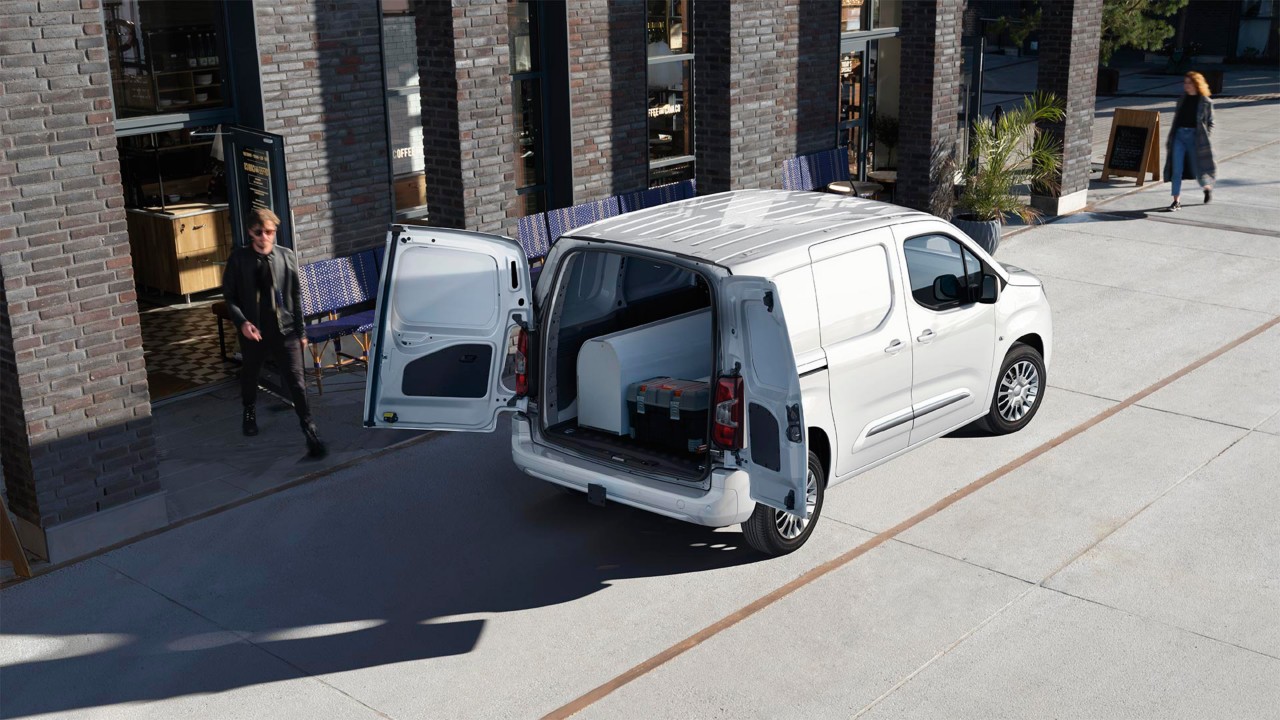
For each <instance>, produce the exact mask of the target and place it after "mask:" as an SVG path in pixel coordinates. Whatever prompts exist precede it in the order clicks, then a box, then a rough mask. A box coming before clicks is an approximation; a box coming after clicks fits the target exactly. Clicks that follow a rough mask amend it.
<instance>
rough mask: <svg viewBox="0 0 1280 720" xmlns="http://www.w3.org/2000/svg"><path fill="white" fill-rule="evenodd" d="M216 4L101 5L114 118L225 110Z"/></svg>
mask: <svg viewBox="0 0 1280 720" xmlns="http://www.w3.org/2000/svg"><path fill="white" fill-rule="evenodd" d="M222 9H223V6H222V3H216V2H186V1H185V0H148V1H147V2H143V1H142V0H119V1H117V2H106V3H104V4H103V14H104V17H105V20H106V23H105V28H104V29H105V34H106V38H107V61H108V65H109V67H110V69H111V87H112V91H113V93H114V96H115V105H116V115H117V117H120V118H132V117H141V116H146V115H161V114H168V113H190V112H193V111H198V110H209V109H217V108H223V107H229V106H230V105H231V104H232V102H231V101H232V94H231V91H230V88H231V82H230V80H231V78H230V75H229V72H228V65H227V62H226V57H227V52H226V37H225V22H224V18H223V13H222Z"/></svg>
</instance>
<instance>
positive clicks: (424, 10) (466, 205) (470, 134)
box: [413, 0, 563, 235]
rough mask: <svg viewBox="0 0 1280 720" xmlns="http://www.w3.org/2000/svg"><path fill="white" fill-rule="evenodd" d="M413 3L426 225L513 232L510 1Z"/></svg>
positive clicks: (422, 0)
mask: <svg viewBox="0 0 1280 720" xmlns="http://www.w3.org/2000/svg"><path fill="white" fill-rule="evenodd" d="M413 8H414V16H415V20H416V22H415V27H416V32H417V36H418V70H419V79H420V84H421V93H422V135H423V156H424V159H425V162H426V174H427V207H428V208H429V212H430V217H431V223H432V224H433V225H439V226H443V227H457V228H466V229H468V230H477V231H481V232H493V233H501V234H505V235H514V234H515V218H516V217H517V216H518V215H520V214H521V213H520V211H519V204H518V202H517V200H516V185H515V133H514V132H513V128H514V127H515V117H514V114H513V112H512V98H511V61H510V55H511V48H510V40H509V34H510V33H509V31H508V19H507V4H506V3H497V2H492V0H453V2H452V3H448V2H443V1H442V0H415V2H414V5H413ZM547 121H548V122H556V121H563V118H547Z"/></svg>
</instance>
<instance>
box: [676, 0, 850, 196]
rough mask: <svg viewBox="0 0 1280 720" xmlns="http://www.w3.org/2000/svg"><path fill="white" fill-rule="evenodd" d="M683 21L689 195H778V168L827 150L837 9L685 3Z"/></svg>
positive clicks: (758, 2)
mask: <svg viewBox="0 0 1280 720" xmlns="http://www.w3.org/2000/svg"><path fill="white" fill-rule="evenodd" d="M693 14H694V25H693V35H694V57H695V59H694V78H695V81H694V82H695V87H694V113H695V115H696V121H695V123H694V143H695V156H696V157H697V169H696V173H697V179H698V193H699V194H707V193H713V192H721V191H725V190H734V189H739V188H770V187H772V188H780V187H782V164H783V162H784V161H785V160H787V159H788V158H792V157H795V156H796V155H800V154H805V153H809V152H813V151H815V150H820V149H823V148H831V147H834V146H835V143H836V111H837V107H836V104H837V101H838V95H837V93H838V85H837V82H838V55H839V47H840V45H839V24H840V7H839V3H835V2H831V3H817V2H804V3H777V2H773V1H771V0H743V1H742V2H735V3H726V2H695V3H693ZM801 98H803V101H802V100H801Z"/></svg>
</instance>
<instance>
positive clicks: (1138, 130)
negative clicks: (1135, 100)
mask: <svg viewBox="0 0 1280 720" xmlns="http://www.w3.org/2000/svg"><path fill="white" fill-rule="evenodd" d="M1160 172H1161V170H1160V113H1159V112H1156V111H1155V110H1133V109H1130V108H1116V114H1115V117H1113V118H1112V119H1111V139H1110V140H1109V141H1107V157H1106V160H1105V161H1104V162H1103V165H1102V179H1103V180H1106V179H1107V178H1109V177H1111V176H1112V175H1119V176H1122V177H1132V178H1137V179H1138V187H1142V184H1143V183H1145V182H1146V180H1147V173H1151V179H1152V180H1154V181H1159V180H1160Z"/></svg>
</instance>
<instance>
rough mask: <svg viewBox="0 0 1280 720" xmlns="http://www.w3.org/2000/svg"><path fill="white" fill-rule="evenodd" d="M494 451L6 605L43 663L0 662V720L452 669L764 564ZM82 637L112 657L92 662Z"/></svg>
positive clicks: (63, 579)
mask: <svg viewBox="0 0 1280 720" xmlns="http://www.w3.org/2000/svg"><path fill="white" fill-rule="evenodd" d="M499 435H500V436H502V437H497V438H495V437H494V436H488V437H487V438H484V439H482V438H478V437H475V436H452V437H448V438H440V439H435V440H432V441H431V442H428V443H426V444H424V446H422V447H424V448H426V447H429V446H433V445H437V444H439V445H440V446H441V447H439V448H435V449H434V451H433V452H430V453H423V455H422V458H423V459H431V460H434V461H435V462H437V463H439V464H438V465H437V466H434V467H433V466H431V465H430V464H429V463H424V464H423V466H422V467H420V468H419V469H420V470H421V472H422V473H423V474H424V475H425V477H421V476H419V477H405V476H404V475H403V474H395V475H386V476H383V477H372V476H363V477H361V476H357V477H356V478H354V479H353V478H352V477H351V476H350V475H348V476H345V477H344V478H342V479H341V480H339V479H337V478H334V479H332V480H330V479H326V480H322V481H319V482H316V483H312V484H309V485H305V486H301V487H299V488H295V489H293V490H291V491H289V492H286V493H282V494H280V495H276V496H271V497H268V498H263V499H261V500H259V501H257V502H255V503H251V504H248V505H245V506H242V507H240V508H237V509H235V510H232V511H230V512H226V513H222V514H220V515H216V516H213V517H210V518H207V519H205V520H202V521H200V522H197V523H193V524H191V525H188V526H186V527H183V528H179V529H177V530H175V531H171V532H169V533H166V534H164V535H161V536H158V537H156V538H152V539H150V540H148V541H145V542H143V543H139V544H138V545H135V546H132V547H129V548H126V549H123V550H120V551H117V552H115V553H112V554H110V555H108V556H105V557H103V558H101V560H100V561H90V562H89V563H85V564H84V565H93V566H94V567H87V568H78V569H79V570H81V571H82V572H76V573H72V572H70V570H74V569H77V568H71V569H68V571H62V572H58V573H54V574H52V575H50V576H46V577H44V578H38V579H37V580H35V581H31V582H28V583H24V584H22V585H19V586H17V587H14V588H11V589H9V590H7V591H6V593H5V597H4V604H5V612H4V622H3V633H4V634H6V635H23V636H42V637H43V638H44V639H45V644H44V645H43V647H44V648H45V649H44V651H43V652H42V653H40V654H38V655H37V654H33V653H31V652H30V651H27V655H26V657H21V656H18V657H15V656H14V655H13V653H21V652H23V651H22V650H20V649H15V644H13V643H10V649H9V650H8V651H7V652H6V651H0V665H3V667H4V670H3V673H0V694H3V696H4V703H3V707H2V708H0V716H2V717H18V716H26V715H37V714H57V713H66V712H70V711H72V710H76V709H85V708H94V707H100V706H106V705H115V704H120V703H129V702H147V701H154V700H162V699H169V698H176V697H181V696H189V695H196V694H205V693H218V692H225V691H228V690H235V689H238V688H246V687H250V686H255V685H262V684H265V683H272V682H276V681H282V680H294V679H297V678H299V677H302V676H305V675H323V674H330V673H342V672H349V671H354V670H361V669H367V668H377V667H385V666H390V665H394V664H397V663H404V662H413V661H423V660H429V659H432V658H445V657H450V656H458V655H463V654H466V653H470V652H472V651H473V650H474V649H475V648H476V646H477V643H478V641H479V639H480V637H481V635H482V632H483V631H484V629H485V625H486V621H487V620H488V619H489V617H487V615H489V614H499V613H509V612H515V611H521V610H529V609H533V608H543V607H549V606H555V605H560V604H563V603H568V602H571V601H574V600H579V599H582V598H585V597H588V596H590V595H593V594H595V593H599V592H602V591H605V590H608V589H610V588H611V586H612V585H613V584H614V583H615V582H616V581H620V580H626V579H632V578H646V577H665V576H672V575H678V574H684V573H700V572H706V571H709V570H715V569H721V568H727V567H733V566H738V565H742V564H745V563H751V562H756V561H758V560H762V559H763V557H762V556H760V555H758V554H756V553H754V552H752V551H750V550H747V549H745V548H744V547H742V545H741V543H740V541H741V535H740V534H738V533H731V532H715V531H713V530H711V529H708V528H702V527H698V526H694V525H689V524H687V523H683V522H679V521H675V520H668V519H665V518H661V517H658V516H655V515H652V514H649V513H645V512H641V511H638V510H633V509H631V508H627V507H624V506H619V505H616V504H610V505H609V506H607V507H605V508H597V507H593V506H590V505H588V504H587V502H586V499H585V496H583V495H581V494H577V493H573V494H571V493H568V492H565V491H561V490H558V489H556V488H554V487H551V486H548V485H546V484H544V483H541V482H537V481H534V480H531V479H530V478H528V477H526V476H524V475H522V474H520V473H519V472H518V471H516V470H515V468H514V467H513V466H512V465H511V463H510V461H509V459H507V458H508V457H509V455H508V454H507V452H506V442H507V441H506V438H505V436H503V433H502V430H501V429H500V431H499ZM445 459H447V462H441V461H442V460H445ZM455 459H456V461H455ZM99 562H100V565H99ZM102 565H105V566H107V568H108V569H107V570H105V571H103V570H102V569H101V566H102ZM111 569H114V570H116V571H118V572H119V573H123V575H124V576H127V577H128V578H129V580H127V581H125V580H122V576H121V575H116V576H115V577H111V576H112V575H113V573H112V571H111ZM134 579H136V582H135V580H134ZM86 580H90V581H92V582H89V583H86V582H85V581H86ZM46 585H47V586H46ZM122 586H123V589H122ZM143 586H145V587H143ZM157 594H158V595H157ZM70 597H76V598H80V599H78V600H69V599H67V598H70ZM175 604H176V606H177V607H175ZM523 630H524V631H525V632H528V626H527V625H525V626H524V627H523ZM563 630H564V628H560V629H559V630H556V631H555V632H562V631H563ZM517 631H519V630H517ZM548 631H552V628H548ZM87 634H105V635H109V636H111V637H113V638H115V641H114V642H113V643H112V644H110V645H109V646H99V648H98V649H96V650H89V651H88V652H86V651H85V650H84V649H85V648H92V647H93V645H92V643H89V642H86V641H84V639H83V637H77V636H84V635H87ZM530 636H531V637H536V634H533V633H530ZM48 639H61V642H59V643H58V645H59V647H58V648H57V649H54V650H52V651H50V649H49V645H48ZM67 648H73V649H74V652H75V653H81V654H73V655H71V656H68V654H67V652H66V651H65V650H66V649H67Z"/></svg>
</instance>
